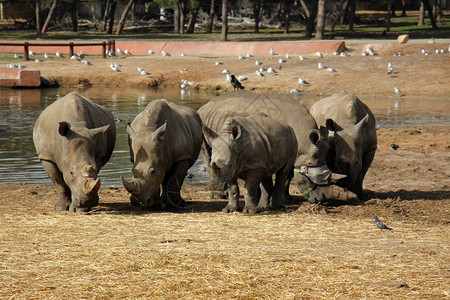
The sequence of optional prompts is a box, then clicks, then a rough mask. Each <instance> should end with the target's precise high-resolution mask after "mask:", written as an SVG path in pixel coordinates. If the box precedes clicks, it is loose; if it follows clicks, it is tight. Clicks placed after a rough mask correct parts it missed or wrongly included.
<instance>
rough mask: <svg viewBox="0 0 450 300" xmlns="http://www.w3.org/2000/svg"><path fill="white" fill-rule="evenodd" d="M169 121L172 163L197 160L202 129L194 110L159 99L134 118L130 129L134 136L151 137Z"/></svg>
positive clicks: (168, 132) (168, 133) (168, 134)
mask: <svg viewBox="0 0 450 300" xmlns="http://www.w3.org/2000/svg"><path fill="white" fill-rule="evenodd" d="M166 121H167V136H168V139H167V141H168V143H169V147H168V149H169V152H170V153H168V156H169V157H170V158H171V159H169V160H170V161H172V162H176V161H179V160H185V159H193V160H196V159H197V157H198V153H199V151H200V148H201V144H202V126H201V120H200V117H199V115H198V114H197V112H195V111H194V110H193V109H190V108H188V107H184V106H181V105H177V104H175V103H172V102H170V101H168V100H165V99H157V100H154V101H152V102H150V103H149V104H148V105H147V107H146V108H145V109H144V111H142V112H141V113H140V114H138V115H137V116H136V118H134V120H133V122H132V123H131V128H133V130H134V131H135V132H148V134H151V133H152V132H153V131H155V130H156V129H158V128H159V127H160V126H162V125H163V124H164V123H165V122H166Z"/></svg>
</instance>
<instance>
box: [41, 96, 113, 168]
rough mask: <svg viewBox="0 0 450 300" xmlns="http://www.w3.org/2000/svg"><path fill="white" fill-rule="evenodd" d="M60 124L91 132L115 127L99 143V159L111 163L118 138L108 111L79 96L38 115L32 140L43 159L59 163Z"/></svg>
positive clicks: (68, 98) (59, 100) (64, 98)
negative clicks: (100, 157) (106, 126)
mask: <svg viewBox="0 0 450 300" xmlns="http://www.w3.org/2000/svg"><path fill="white" fill-rule="evenodd" d="M60 122H68V123H70V124H71V125H76V126H81V127H86V128H88V129H93V128H98V127H102V126H105V125H108V124H112V125H111V126H110V127H109V129H108V131H107V133H106V135H103V136H102V137H99V138H100V139H102V140H101V141H98V143H97V144H98V145H99V147H96V149H97V152H98V153H97V154H98V155H100V156H107V158H103V159H100V160H105V159H106V161H107V160H108V159H109V157H110V156H111V153H112V151H113V149H114V143H115V137H116V130H115V124H114V117H113V115H112V114H111V112H110V111H108V110H107V109H106V108H104V107H102V106H100V105H98V104H96V103H94V102H93V101H91V100H90V99H88V98H85V97H83V96H81V95H80V94H78V93H76V92H71V93H69V94H67V95H66V96H64V97H62V98H60V99H58V100H56V101H55V102H53V103H52V104H50V105H49V106H48V107H47V108H46V109H45V110H44V111H43V112H42V113H41V114H40V115H39V117H38V119H37V121H36V124H35V126H34V129H33V140H34V144H35V147H36V151H37V153H38V155H39V158H40V159H44V160H50V161H54V162H56V163H58V160H60V159H61V158H60V155H61V151H62V149H61V147H63V145H64V143H63V139H64V137H62V136H61V135H59V134H58V127H59V123H60ZM106 161H105V162H104V163H106ZM104 163H103V164H104ZM103 164H102V165H103Z"/></svg>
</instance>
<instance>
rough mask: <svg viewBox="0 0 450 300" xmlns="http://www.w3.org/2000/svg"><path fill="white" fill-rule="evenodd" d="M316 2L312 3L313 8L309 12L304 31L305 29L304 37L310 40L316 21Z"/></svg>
mask: <svg viewBox="0 0 450 300" xmlns="http://www.w3.org/2000/svg"><path fill="white" fill-rule="evenodd" d="M317 5H318V4H317V1H314V3H313V6H312V7H311V9H310V10H309V18H308V22H307V23H306V29H305V37H307V38H311V37H312V34H313V32H314V22H315V20H316V16H317Z"/></svg>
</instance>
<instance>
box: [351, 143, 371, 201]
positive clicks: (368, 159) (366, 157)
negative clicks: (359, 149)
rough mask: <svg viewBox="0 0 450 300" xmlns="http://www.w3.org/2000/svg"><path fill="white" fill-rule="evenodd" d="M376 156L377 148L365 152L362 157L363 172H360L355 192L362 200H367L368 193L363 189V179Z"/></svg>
mask: <svg viewBox="0 0 450 300" xmlns="http://www.w3.org/2000/svg"><path fill="white" fill-rule="evenodd" d="M374 157H375V150H371V151H369V152H366V153H364V155H363V158H362V168H361V172H359V174H358V177H357V178H356V183H355V185H356V191H355V193H356V194H357V195H358V197H359V199H361V200H367V194H366V193H365V192H364V190H363V180H364V177H365V176H366V173H367V171H368V170H369V167H370V164H371V163H372V161H373V158H374Z"/></svg>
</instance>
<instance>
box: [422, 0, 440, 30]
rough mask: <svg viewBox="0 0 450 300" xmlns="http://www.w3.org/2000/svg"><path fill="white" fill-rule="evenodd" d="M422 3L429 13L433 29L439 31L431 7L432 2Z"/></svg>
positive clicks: (423, 1)
mask: <svg viewBox="0 0 450 300" xmlns="http://www.w3.org/2000/svg"><path fill="white" fill-rule="evenodd" d="M422 3H423V5H425V8H426V9H427V11H428V16H429V17H430V20H431V26H432V27H433V29H438V26H437V24H436V20H435V18H434V15H433V8H432V7H431V5H430V2H429V1H428V0H422Z"/></svg>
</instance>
